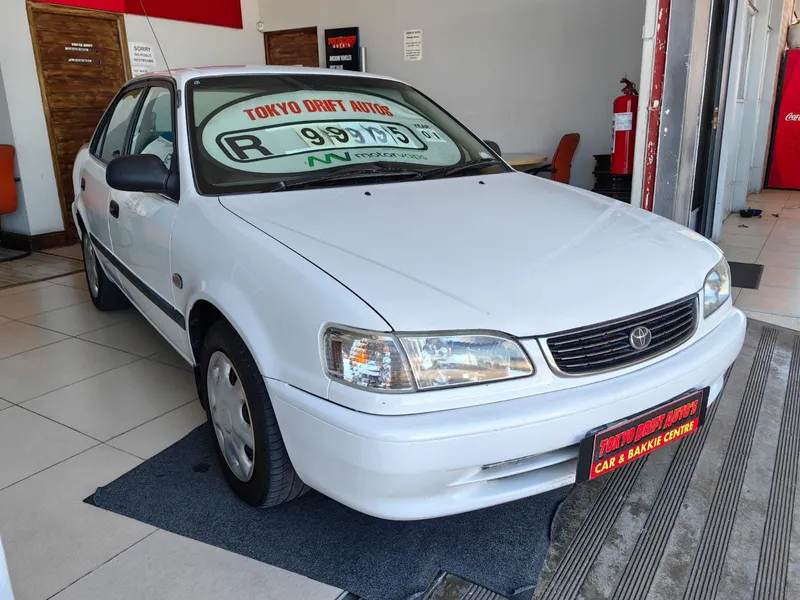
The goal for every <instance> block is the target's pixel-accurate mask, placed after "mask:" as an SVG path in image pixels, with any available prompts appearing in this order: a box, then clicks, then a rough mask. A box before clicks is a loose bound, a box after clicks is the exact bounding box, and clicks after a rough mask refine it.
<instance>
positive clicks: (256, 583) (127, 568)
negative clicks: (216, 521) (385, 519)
mask: <svg viewBox="0 0 800 600" xmlns="http://www.w3.org/2000/svg"><path fill="white" fill-rule="evenodd" d="M109 590H114V600H140V599H141V598H158V599H159V600H217V599H220V598H226V599H228V598H230V599H232V598H258V599H259V600H335V598H336V597H337V596H338V595H340V593H341V590H338V589H336V588H333V587H330V586H328V585H325V584H323V583H319V582H317V581H313V580H311V579H308V578H306V577H303V576H302V575H297V574H296V573H291V572H289V571H285V570H283V569H279V568H277V567H273V566H271V565H267V564H265V563H261V562H258V561H255V560H253V559H250V558H246V557H244V556H240V555H238V554H233V553H232V552H228V551H227V550H222V549H221V548H215V547H214V546H210V545H207V544H203V543H201V542H197V541H195V540H191V539H188V538H185V537H181V536H178V535H175V534H174V533H169V532H167V531H163V530H160V531H157V532H156V533H154V534H153V535H151V536H149V537H148V538H147V539H144V540H142V541H141V542H139V543H138V544H136V545H135V546H133V547H132V548H130V549H128V550H126V551H125V552H123V553H122V554H120V555H119V556H117V557H116V558H114V559H113V560H111V561H109V562H108V564H105V565H103V566H102V567H101V568H99V569H98V570H97V571H95V572H94V573H92V574H90V575H88V576H86V577H84V578H83V579H81V580H80V581H78V582H76V583H75V584H73V585H71V586H70V587H68V588H67V589H66V590H64V591H63V592H61V593H60V594H58V595H57V596H55V598H54V600H106V599H107V598H109Z"/></svg>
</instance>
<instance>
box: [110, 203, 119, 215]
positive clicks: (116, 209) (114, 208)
mask: <svg viewBox="0 0 800 600" xmlns="http://www.w3.org/2000/svg"><path fill="white" fill-rule="evenodd" d="M108 212H109V213H110V214H111V216H112V217H114V218H115V219H119V204H117V201H116V200H112V201H111V202H110V203H109V205H108Z"/></svg>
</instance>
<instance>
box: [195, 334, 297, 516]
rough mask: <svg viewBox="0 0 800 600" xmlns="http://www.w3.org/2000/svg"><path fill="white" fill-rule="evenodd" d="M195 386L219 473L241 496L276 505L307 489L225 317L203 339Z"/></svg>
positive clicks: (256, 503)
mask: <svg viewBox="0 0 800 600" xmlns="http://www.w3.org/2000/svg"><path fill="white" fill-rule="evenodd" d="M198 384H199V385H200V388H201V389H200V397H201V399H202V401H203V402H202V403H203V406H204V407H205V409H206V412H207V413H208V420H209V424H210V428H211V430H212V433H213V437H214V446H215V447H216V449H217V454H218V455H219V458H220V465H221V467H222V471H223V473H224V474H225V478H226V479H227V481H228V484H229V485H230V486H231V488H233V490H234V491H235V492H236V493H237V494H238V495H239V497H240V498H242V500H244V501H245V502H247V503H249V504H252V505H254V506H260V507H270V506H277V505H278V504H283V503H284V502H288V501H290V500H294V499H295V498H297V497H298V496H301V495H302V494H304V493H305V492H307V491H308V490H309V488H308V486H306V485H305V484H304V483H303V482H302V480H301V479H300V477H299V476H298V475H297V473H296V472H295V470H294V467H292V463H291V461H290V460H289V455H288V453H287V452H286V446H284V443H283V437H282V436H281V432H280V429H279V428H278V421H277V419H276V418H275V411H274V410H273V409H272V402H271V401H270V398H269V394H268V392H267V387H266V385H265V384H264V379H263V378H262V377H261V373H260V372H259V370H258V367H257V366H256V364H255V361H254V360H253V356H252V355H251V354H250V351H249V350H248V349H247V346H245V344H244V341H242V339H241V338H240V337H239V335H238V334H237V333H236V331H235V330H234V329H233V327H231V325H230V324H228V323H227V322H225V321H217V322H216V323H214V324H213V325H212V326H211V328H210V329H209V331H208V333H207V335H206V337H205V340H204V342H203V352H202V360H201V366H200V377H199V378H198Z"/></svg>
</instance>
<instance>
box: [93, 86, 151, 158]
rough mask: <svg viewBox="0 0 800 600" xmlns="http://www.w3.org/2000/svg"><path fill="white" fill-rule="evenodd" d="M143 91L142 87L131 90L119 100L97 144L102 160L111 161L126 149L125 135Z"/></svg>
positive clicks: (98, 154)
mask: <svg viewBox="0 0 800 600" xmlns="http://www.w3.org/2000/svg"><path fill="white" fill-rule="evenodd" d="M141 93H142V90H141V88H139V89H135V90H131V91H129V92H128V93H127V94H125V95H124V96H122V98H120V99H119V102H117V105H116V106H115V107H114V112H113V113H112V114H111V118H110V119H109V120H108V123H107V124H106V129H105V131H104V132H103V136H102V139H100V141H99V143H98V145H97V156H98V157H99V158H100V160H102V161H104V162H110V161H112V160H114V159H115V158H116V157H117V156H119V155H120V154H122V153H123V152H124V151H125V136H126V134H127V133H128V126H129V125H130V123H131V117H132V116H133V111H134V109H135V108H136V103H137V102H138V101H139V96H140V95H141Z"/></svg>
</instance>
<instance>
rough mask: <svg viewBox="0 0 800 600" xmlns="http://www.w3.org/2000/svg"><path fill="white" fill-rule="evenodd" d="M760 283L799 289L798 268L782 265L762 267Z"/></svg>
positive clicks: (799, 270)
mask: <svg viewBox="0 0 800 600" xmlns="http://www.w3.org/2000/svg"><path fill="white" fill-rule="evenodd" d="M761 285H765V286H769V287H782V288H792V289H795V290H800V269H786V268H783V267H771V266H770V267H764V273H763V274H762V275H761Z"/></svg>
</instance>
